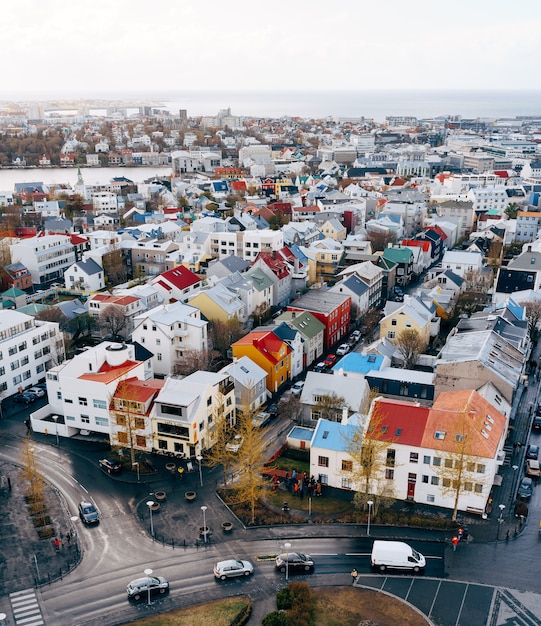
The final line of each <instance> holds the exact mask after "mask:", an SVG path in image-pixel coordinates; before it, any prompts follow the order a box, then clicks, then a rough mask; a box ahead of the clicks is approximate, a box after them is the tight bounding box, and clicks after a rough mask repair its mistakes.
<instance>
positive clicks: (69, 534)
mask: <svg viewBox="0 0 541 626" xmlns="http://www.w3.org/2000/svg"><path fill="white" fill-rule="evenodd" d="M66 539H67V541H68V546H71V533H70V531H69V530H68V532H67V533H66Z"/></svg>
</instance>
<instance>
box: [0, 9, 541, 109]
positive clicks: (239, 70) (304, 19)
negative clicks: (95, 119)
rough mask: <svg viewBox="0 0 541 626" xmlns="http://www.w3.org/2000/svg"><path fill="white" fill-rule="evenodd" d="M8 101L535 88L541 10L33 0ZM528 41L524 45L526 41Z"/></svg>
mask: <svg viewBox="0 0 541 626" xmlns="http://www.w3.org/2000/svg"><path fill="white" fill-rule="evenodd" d="M8 21H9V29H6V32H5V34H4V35H5V40H4V41H5V44H6V46H5V49H6V50H13V51H14V57H13V58H14V62H13V63H5V64H3V68H2V70H0V76H1V77H2V78H3V81H2V82H3V85H4V97H5V98H29V97H35V98H45V97H62V96H73V97H76V96H79V97H83V96H96V97H99V96H100V95H101V94H118V95H119V96H122V95H123V94H128V93H132V94H133V93H134V92H145V93H148V94H156V95H157V96H159V95H160V94H162V93H163V92H170V91H172V90H177V91H180V90H183V89H186V90H205V89H207V90H214V91H220V90H232V89H235V88H236V89H251V90H254V91H283V90H295V91H301V92H302V91H313V90H342V91H343V90H349V89H351V90H361V89H362V90H373V89H395V90H397V89H409V90H412V89H445V90H449V89H461V90H468V89H476V90H480V89H481V90H482V89H487V90H491V89H492V90H496V89H508V90H510V91H513V90H519V89H529V90H535V89H538V88H540V86H541V83H540V81H539V79H536V78H535V76H533V77H532V73H531V68H532V67H536V66H537V65H538V64H540V63H541V46H540V45H539V42H538V34H537V33H538V32H539V27H540V26H541V5H540V4H539V3H537V2H535V1H534V0H524V1H523V2H522V3H520V5H518V7H517V8H516V9H514V10H513V12H512V14H511V12H510V10H509V5H508V3H504V2H503V0H493V1H492V2H490V3H489V2H487V1H485V0H481V1H479V2H477V3H473V4H472V3H467V2H466V1H465V0H457V1H456V2H455V3H453V5H452V7H451V8H450V7H449V5H438V4H436V5H435V4H434V3H431V2H427V1H426V0H412V1H411V2H409V3H400V2H398V0H390V1H389V2H387V3H386V4H385V5H384V6H383V9H380V7H379V6H374V5H368V4H365V3H362V2H357V1H355V0H345V2H342V3H340V4H339V5H337V6H333V7H329V5H328V4H326V3H323V2H322V1H321V0H311V1H308V0H297V1H296V2H295V3H286V2H285V1H284V0H276V1H275V2H274V3H273V5H272V7H271V8H270V10H269V9H267V10H265V11H264V10H260V11H257V10H256V9H254V5H253V3H249V2H248V1H247V0H233V2H230V3H227V4H222V3H218V2H215V1H211V2H210V3H205V4H201V3H196V2H194V1H193V0H186V1H185V2H183V3H174V2H171V1H170V0H166V2H165V3H162V4H160V6H159V11H156V12H155V13H153V12H152V11H151V10H149V5H148V3H143V2H141V1H140V0H133V1H130V2H128V1H127V0H117V1H116V2H114V3H106V2H104V0H95V1H94V2H92V3H73V2H68V1H67V0H53V2H48V3H46V4H43V3H41V2H38V1H37V0H26V1H23V2H21V3H19V4H17V5H12V6H10V9H9V16H8ZM517 41H520V48H518V47H517Z"/></svg>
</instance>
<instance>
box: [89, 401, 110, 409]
mask: <svg viewBox="0 0 541 626" xmlns="http://www.w3.org/2000/svg"><path fill="white" fill-rule="evenodd" d="M92 404H93V406H94V408H95V409H106V408H107V402H105V400H92Z"/></svg>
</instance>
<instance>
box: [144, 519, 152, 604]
mask: <svg viewBox="0 0 541 626" xmlns="http://www.w3.org/2000/svg"><path fill="white" fill-rule="evenodd" d="M151 510H152V509H151ZM151 519H152V518H151ZM144 574H145V576H147V577H148V580H147V589H148V604H151V602H150V576H152V570H151V569H150V568H147V569H146V570H145V572H144Z"/></svg>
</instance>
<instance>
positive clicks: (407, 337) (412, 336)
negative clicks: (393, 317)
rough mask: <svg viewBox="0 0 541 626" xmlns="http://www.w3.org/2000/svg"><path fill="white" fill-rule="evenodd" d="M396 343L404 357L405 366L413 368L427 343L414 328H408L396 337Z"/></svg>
mask: <svg viewBox="0 0 541 626" xmlns="http://www.w3.org/2000/svg"><path fill="white" fill-rule="evenodd" d="M395 345H396V347H397V349H398V352H400V354H401V355H402V358H403V359H404V368H405V369H407V370H409V369H413V367H414V366H415V364H416V363H417V359H418V358H419V355H420V354H422V352H423V351H424V350H425V348H426V343H425V341H424V340H423V338H422V337H421V335H420V334H419V333H418V331H416V330H415V329H414V328H406V329H405V330H403V331H402V332H400V333H399V334H398V336H397V338H396V341H395Z"/></svg>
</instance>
